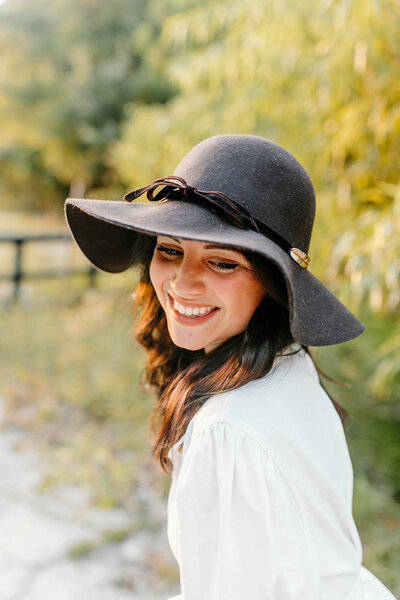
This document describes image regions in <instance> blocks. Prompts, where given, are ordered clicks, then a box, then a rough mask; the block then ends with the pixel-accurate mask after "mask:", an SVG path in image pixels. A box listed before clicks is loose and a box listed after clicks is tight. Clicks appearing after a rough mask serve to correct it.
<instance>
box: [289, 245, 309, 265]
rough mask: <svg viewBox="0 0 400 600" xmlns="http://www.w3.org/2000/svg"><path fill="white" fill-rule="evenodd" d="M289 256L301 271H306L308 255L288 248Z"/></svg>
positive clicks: (296, 249)
mask: <svg viewBox="0 0 400 600" xmlns="http://www.w3.org/2000/svg"><path fill="white" fill-rule="evenodd" d="M290 256H291V257H292V258H293V260H295V261H296V262H297V264H299V265H300V266H301V267H303V269H307V267H308V265H309V264H310V257H309V256H308V254H306V253H305V252H303V251H302V250H299V249H298V248H290Z"/></svg>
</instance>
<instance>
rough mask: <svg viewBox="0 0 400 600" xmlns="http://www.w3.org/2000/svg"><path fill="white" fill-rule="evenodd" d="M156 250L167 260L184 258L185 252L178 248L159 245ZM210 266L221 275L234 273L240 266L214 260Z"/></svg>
mask: <svg viewBox="0 0 400 600" xmlns="http://www.w3.org/2000/svg"><path fill="white" fill-rule="evenodd" d="M156 250H157V252H159V254H161V256H162V257H163V258H166V259H167V260H174V259H177V258H181V257H182V256H183V252H182V251H181V250H177V249H176V248H168V247H167V246H162V245H157V246H156ZM210 264H211V265H212V268H213V269H214V270H215V271H219V272H221V273H222V272H225V273H227V272H229V271H234V270H235V269H236V268H237V267H238V266H239V265H238V264H237V263H226V262H221V261H219V260H212V261H210Z"/></svg>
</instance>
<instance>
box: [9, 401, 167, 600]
mask: <svg viewBox="0 0 400 600" xmlns="http://www.w3.org/2000/svg"><path fill="white" fill-rule="evenodd" d="M23 441H24V433H23V432H22V431H20V430H18V429H16V428H14V427H10V426H4V424H3V422H2V416H1V403H0V600H54V599H55V598H56V599H57V600H80V599H82V598H83V599H84V600H165V599H166V598H168V597H169V596H173V595H174V594H176V593H178V590H177V587H176V570H175V563H174V560H173V557H172V555H171V553H170V550H169V547H168V544H167V539H166V506H165V502H163V501H160V500H158V499H154V498H151V495H149V494H148V491H147V490H143V491H142V493H143V494H144V495H146V494H147V495H148V498H147V499H148V502H149V503H150V504H152V506H151V507H150V511H149V512H150V514H152V515H153V516H154V526H152V527H151V529H142V530H139V531H138V530H137V529H136V532H135V533H131V534H128V535H126V536H122V538H123V539H122V541H118V536H115V535H114V536H112V535H110V532H114V533H115V532H118V531H129V530H130V527H131V525H132V522H133V521H134V519H135V515H132V514H128V513H126V512H124V511H122V510H115V509H113V510H107V511H106V510H100V509H97V508H93V507H92V506H90V503H89V499H88V496H87V493H86V492H85V491H84V490H80V489H76V488H60V489H58V490H56V491H54V492H51V493H45V494H42V493H40V491H38V486H39V485H40V482H41V479H42V475H43V466H42V465H41V464H40V462H39V460H38V458H37V457H36V456H35V455H34V454H33V453H32V452H31V451H29V450H27V449H23V448H18V446H20V445H21V442H23Z"/></svg>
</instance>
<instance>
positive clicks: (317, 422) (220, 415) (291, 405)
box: [191, 344, 343, 446]
mask: <svg viewBox="0 0 400 600" xmlns="http://www.w3.org/2000/svg"><path fill="white" fill-rule="evenodd" d="M224 423H225V424H226V423H228V424H230V425H231V426H232V427H231V428H230V430H231V431H232V432H233V433H234V432H235V431H237V430H241V431H244V432H246V433H247V434H249V435H250V436H251V437H253V438H254V439H256V440H257V441H258V442H260V443H261V444H263V445H264V446H269V445H271V443H273V444H275V445H276V444H277V443H278V444H279V442H280V440H282V439H285V440H289V439H290V440H291V442H292V443H297V444H301V445H303V444H304V443H306V444H309V443H310V442H312V440H315V438H316V437H318V438H321V440H322V439H323V437H324V436H325V435H327V434H328V433H329V432H330V433H329V434H330V435H331V436H332V433H333V432H334V431H335V430H336V431H337V435H338V436H339V437H340V438H341V437H342V436H343V428H342V424H341V422H340V418H339V415H338V414H337V412H336V410H335V408H334V406H333V404H332V402H331V400H330V398H329V397H328V395H327V394H326V392H325V390H324V389H323V388H322V386H321V385H320V383H319V378H318V374H317V371H316V369H315V366H314V364H313V362H312V360H311V357H310V356H309V355H308V354H307V353H306V352H305V350H304V349H303V348H301V346H299V345H297V344H293V345H292V346H291V347H290V348H289V349H287V351H286V352H285V353H284V354H283V355H281V356H277V358H276V359H275V361H274V365H273V367H272V369H271V370H270V372H269V373H268V374H267V375H265V376H264V377H261V378H259V379H255V380H252V381H250V382H248V383H246V384H245V385H243V386H241V387H239V388H236V389H234V390H229V391H226V392H223V393H220V394H217V395H215V396H212V397H211V398H209V399H208V400H207V401H206V403H205V404H204V405H203V406H202V407H201V409H200V410H199V411H198V412H197V413H196V415H195V417H194V418H193V419H192V423H191V429H192V432H191V433H192V435H194V436H195V435H196V434H198V433H200V432H201V431H204V430H205V429H207V428H209V427H214V428H215V427H217V426H218V424H220V425H223V424H224ZM325 440H326V438H325Z"/></svg>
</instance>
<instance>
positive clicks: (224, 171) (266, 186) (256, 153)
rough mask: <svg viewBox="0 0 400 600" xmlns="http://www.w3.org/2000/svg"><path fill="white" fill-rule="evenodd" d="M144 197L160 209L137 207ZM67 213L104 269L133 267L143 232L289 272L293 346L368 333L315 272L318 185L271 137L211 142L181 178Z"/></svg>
mask: <svg viewBox="0 0 400 600" xmlns="http://www.w3.org/2000/svg"><path fill="white" fill-rule="evenodd" d="M157 190H158V191H157ZM142 194H147V198H148V199H149V200H153V201H155V202H133V203H132V200H135V199H136V198H138V197H139V196H141V195H142ZM65 214H66V218H67V221H68V224H69V227H70V229H71V232H72V235H73V237H74V238H75V241H76V242H77V244H78V245H79V247H80V248H81V250H82V251H83V252H84V254H85V255H86V256H87V258H88V259H89V260H90V262H91V263H92V264H93V265H95V266H96V267H98V268H99V269H102V270H103V271H108V272H112V273H118V272H121V271H125V270H126V269H128V268H129V267H131V266H132V265H134V264H135V262H136V261H135V254H134V248H135V243H136V241H137V239H138V236H140V235H143V234H151V235H168V236H171V237H178V238H184V239H193V240H199V241H209V242H217V243H222V244H231V245H233V246H239V247H242V248H245V249H248V250H252V251H254V252H258V253H259V254H261V255H263V256H264V257H266V258H267V259H269V260H270V261H271V262H273V263H274V264H275V265H276V266H277V267H278V268H279V269H280V271H281V273H282V275H283V277H284V280H285V282H286V287H287V292H288V298H289V312H290V327H291V332H292V335H293V338H294V340H296V341H298V342H300V343H301V344H304V345H309V346H329V345H332V344H339V343H341V342H345V341H348V340H351V339H353V338H355V337H357V336H358V335H360V334H361V333H363V331H364V330H365V326H364V325H363V324H362V323H361V322H360V321H359V320H358V319H357V318H356V317H355V316H354V315H353V314H352V313H351V312H350V311H349V310H348V309H347V308H346V307H345V306H344V305H343V304H342V303H341V302H340V301H339V300H338V299H337V298H336V297H335V296H334V295H333V294H332V293H331V292H330V291H329V290H328V289H327V288H326V287H325V286H324V285H323V284H322V283H321V282H320V281H319V280H318V279H317V278H316V277H314V276H313V275H312V274H311V273H310V271H309V270H308V264H309V261H310V259H309V257H308V254H307V253H308V248H309V244H310V237H311V231H312V227H313V222H314V215H315V193H314V188H313V185H312V183H311V180H310V178H309V177H308V175H307V173H306V171H305V170H304V169H303V167H302V166H301V165H300V163H299V162H298V161H297V160H296V159H295V158H294V157H293V156H292V155H291V154H290V153H289V152H287V150H284V149H283V148H281V147H280V146H278V145H277V144H275V143H273V142H271V141H269V140H266V139H264V138H261V137H257V136H252V135H217V136H214V137H211V138H208V139H206V140H204V141H202V142H200V143H199V144H197V145H196V146H195V147H194V148H192V150H190V152H189V153H188V154H187V155H186V156H185V157H184V158H183V160H182V161H181V162H180V163H179V165H178V167H177V168H176V170H175V172H174V174H173V175H171V176H169V177H164V178H162V179H158V180H156V181H155V182H153V183H151V184H150V185H147V186H146V187H144V188H141V189H139V190H135V191H133V192H130V193H128V194H126V195H125V196H124V201H110V200H79V199H75V198H68V199H67V201H66V203H65Z"/></svg>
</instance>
